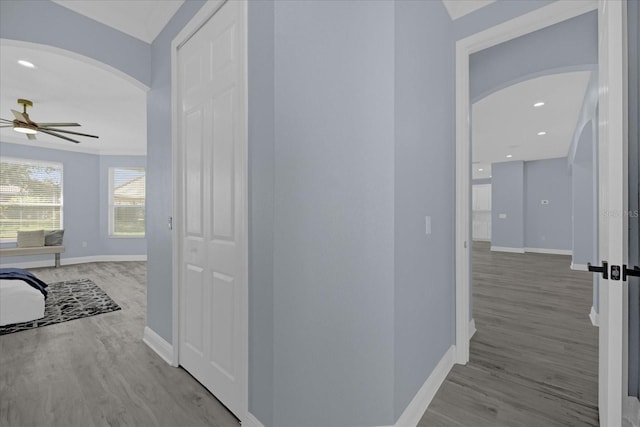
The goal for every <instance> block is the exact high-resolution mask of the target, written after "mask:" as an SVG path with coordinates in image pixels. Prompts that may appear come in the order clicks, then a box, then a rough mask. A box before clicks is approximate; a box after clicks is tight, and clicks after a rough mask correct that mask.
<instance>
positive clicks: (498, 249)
mask: <svg viewBox="0 0 640 427" xmlns="http://www.w3.org/2000/svg"><path fill="white" fill-rule="evenodd" d="M491 250H492V251H493V252H512V253H514V254H523V253H524V248H509V247H506V246H491Z"/></svg>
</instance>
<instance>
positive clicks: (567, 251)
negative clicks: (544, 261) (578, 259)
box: [524, 248, 573, 255]
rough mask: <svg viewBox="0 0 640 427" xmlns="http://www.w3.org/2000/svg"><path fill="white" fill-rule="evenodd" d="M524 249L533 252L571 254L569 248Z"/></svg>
mask: <svg viewBox="0 0 640 427" xmlns="http://www.w3.org/2000/svg"><path fill="white" fill-rule="evenodd" d="M524 251H525V252H532V253H534V254H549V255H573V251H572V250H571V249H546V248H524Z"/></svg>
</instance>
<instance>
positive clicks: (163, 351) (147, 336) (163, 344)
mask: <svg viewBox="0 0 640 427" xmlns="http://www.w3.org/2000/svg"><path fill="white" fill-rule="evenodd" d="M142 341H143V342H144V343H145V344H146V345H147V346H149V348H150V349H151V350H153V351H155V352H156V353H157V354H158V356H160V357H162V359H163V360H164V361H165V362H167V363H168V364H169V365H172V360H173V346H172V345H171V344H169V343H168V342H167V341H166V340H165V339H164V338H162V337H161V336H160V335H158V334H157V333H155V331H154V330H153V329H151V328H150V327H148V326H145V328H144V335H143V337H142Z"/></svg>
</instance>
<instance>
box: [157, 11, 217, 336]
mask: <svg viewBox="0 0 640 427" xmlns="http://www.w3.org/2000/svg"><path fill="white" fill-rule="evenodd" d="M203 4H204V2H202V1H199V0H197V1H196V0H190V1H187V2H185V3H184V4H183V5H182V6H181V7H180V9H178V11H177V12H176V14H175V15H174V16H173V17H172V18H171V20H170V21H169V23H168V24H167V25H166V27H165V28H164V29H163V30H162V32H161V33H160V34H159V35H158V37H156V39H155V40H154V41H153V44H152V45H151V90H149V92H148V93H147V165H148V166H147V217H146V220H147V241H148V255H147V258H148V261H147V325H148V326H149V327H150V328H151V329H153V330H154V331H155V332H156V333H157V334H158V335H160V336H161V337H162V338H164V339H165V340H167V341H168V342H170V343H171V342H173V337H172V329H171V320H172V317H171V313H172V298H173V295H172V268H171V261H172V254H171V245H172V244H173V241H172V231H171V230H169V228H168V226H167V225H168V218H169V217H170V216H171V215H172V214H173V213H172V192H171V191H167V189H169V188H172V187H173V181H172V175H171V171H172V160H171V41H172V40H173V38H174V37H175V36H176V35H177V34H178V32H179V31H180V30H182V28H183V27H184V26H185V25H186V23H187V22H189V20H190V19H191V18H192V17H193V15H195V14H196V12H197V11H198V10H200V8H201V7H202V5H203Z"/></svg>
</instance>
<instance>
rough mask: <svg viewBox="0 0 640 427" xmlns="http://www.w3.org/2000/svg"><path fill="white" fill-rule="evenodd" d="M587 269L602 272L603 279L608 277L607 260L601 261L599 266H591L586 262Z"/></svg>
mask: <svg viewBox="0 0 640 427" xmlns="http://www.w3.org/2000/svg"><path fill="white" fill-rule="evenodd" d="M587 269H588V270H589V271H591V272H593V273H602V278H603V279H608V278H609V263H608V262H607V261H602V266H600V267H596V266H593V265H591V263H590V262H588V263H587Z"/></svg>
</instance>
